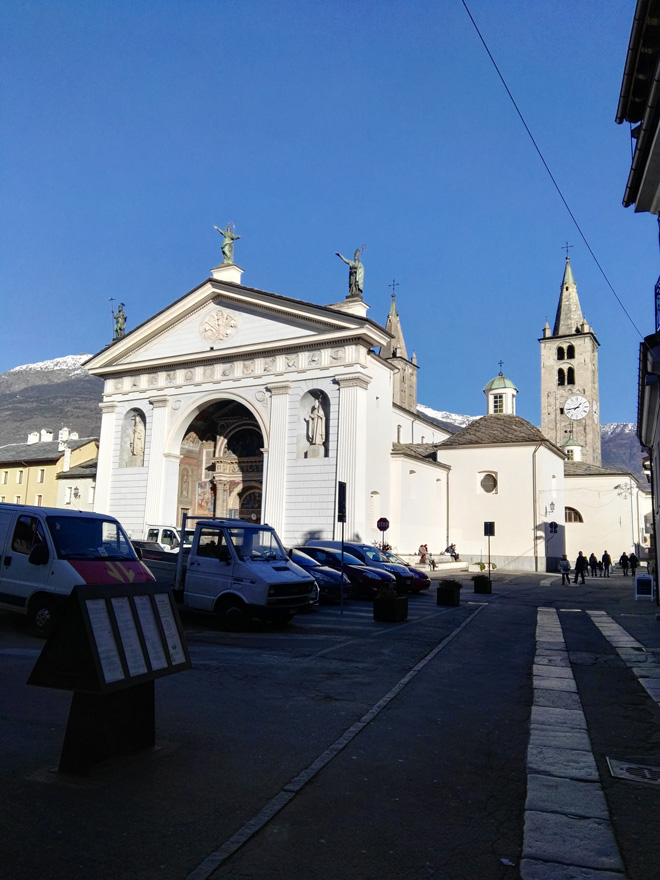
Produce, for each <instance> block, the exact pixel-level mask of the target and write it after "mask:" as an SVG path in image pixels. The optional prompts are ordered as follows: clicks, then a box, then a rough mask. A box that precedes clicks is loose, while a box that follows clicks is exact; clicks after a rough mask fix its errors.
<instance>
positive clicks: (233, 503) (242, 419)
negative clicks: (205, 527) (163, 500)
mask: <svg viewBox="0 0 660 880" xmlns="http://www.w3.org/2000/svg"><path fill="white" fill-rule="evenodd" d="M263 447H264V439H263V435H262V433H261V429H260V427H259V425H258V423H257V420H256V419H255V417H254V416H253V415H252V413H251V412H250V411H249V410H248V409H247V407H245V406H243V405H242V404H241V403H236V402H235V401H221V402H219V403H213V404H211V405H210V406H208V407H206V408H205V409H203V410H202V411H201V412H200V413H198V415H197V416H195V418H194V419H193V420H192V422H191V423H190V424H189V425H188V427H187V429H186V431H185V433H184V437H183V441H182V443H181V462H180V464H179V493H178V499H177V515H178V521H179V522H180V521H181V515H182V514H183V513H187V514H189V515H191V516H231V517H242V518H245V519H249V520H251V521H252V522H261V496H262V489H263V472H264V456H263V452H262V449H263Z"/></svg>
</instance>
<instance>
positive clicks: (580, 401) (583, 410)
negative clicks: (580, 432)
mask: <svg viewBox="0 0 660 880" xmlns="http://www.w3.org/2000/svg"><path fill="white" fill-rule="evenodd" d="M588 413H589V401H588V400H587V398H586V397H580V395H579V394H576V395H574V396H573V397H569V398H568V400H567V401H566V403H565V404H564V414H565V415H567V416H568V418H569V419H574V420H576V421H577V419H583V418H585V416H586V415H587V414H588Z"/></svg>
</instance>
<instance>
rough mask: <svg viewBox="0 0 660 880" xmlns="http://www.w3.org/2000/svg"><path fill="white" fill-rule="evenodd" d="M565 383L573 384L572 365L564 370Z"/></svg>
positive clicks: (573, 372)
mask: <svg viewBox="0 0 660 880" xmlns="http://www.w3.org/2000/svg"><path fill="white" fill-rule="evenodd" d="M566 384H567V385H575V370H574V369H573V367H569V368H568V370H567V371H566Z"/></svg>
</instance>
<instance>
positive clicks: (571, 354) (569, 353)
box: [566, 345, 575, 361]
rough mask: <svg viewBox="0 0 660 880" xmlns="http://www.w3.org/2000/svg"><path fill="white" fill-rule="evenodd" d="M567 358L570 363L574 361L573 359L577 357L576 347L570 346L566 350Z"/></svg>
mask: <svg viewBox="0 0 660 880" xmlns="http://www.w3.org/2000/svg"><path fill="white" fill-rule="evenodd" d="M566 357H567V358H568V360H569V361H571V360H573V358H574V357H575V346H574V345H569V346H568V347H567V348H566Z"/></svg>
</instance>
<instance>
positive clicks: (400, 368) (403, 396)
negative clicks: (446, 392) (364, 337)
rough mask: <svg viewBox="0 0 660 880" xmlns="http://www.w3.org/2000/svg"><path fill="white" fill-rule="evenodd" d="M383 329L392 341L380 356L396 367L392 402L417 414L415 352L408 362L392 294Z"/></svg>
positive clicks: (382, 350)
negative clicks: (390, 336) (390, 335)
mask: <svg viewBox="0 0 660 880" xmlns="http://www.w3.org/2000/svg"><path fill="white" fill-rule="evenodd" d="M385 329H386V330H387V332H388V333H391V334H392V339H391V340H390V341H389V342H388V343H387V345H384V346H383V347H382V348H381V350H380V356H381V357H382V358H385V360H387V361H389V362H390V363H391V364H392V365H393V366H395V367H396V369H397V372H396V373H395V374H394V387H393V390H392V401H393V403H396V404H398V405H399V406H401V407H403V409H407V410H408V411H409V412H412V413H416V412H417V369H418V367H417V357H416V356H415V352H413V356H412V359H411V360H408V353H407V351H406V343H405V342H404V341H403V331H402V330H401V321H400V320H399V313H398V312H397V310H396V299H395V295H394V293H393V294H392V304H391V305H390V311H389V314H388V316H387V323H386V324H385Z"/></svg>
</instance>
